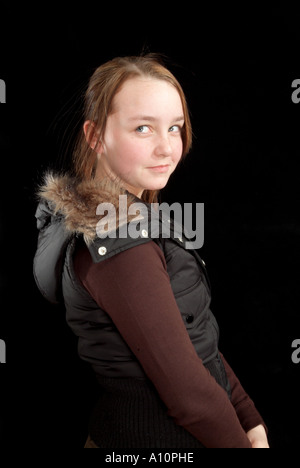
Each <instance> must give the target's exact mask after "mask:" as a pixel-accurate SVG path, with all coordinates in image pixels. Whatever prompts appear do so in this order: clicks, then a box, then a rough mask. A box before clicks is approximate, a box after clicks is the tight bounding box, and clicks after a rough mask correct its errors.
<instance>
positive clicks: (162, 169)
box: [148, 164, 170, 173]
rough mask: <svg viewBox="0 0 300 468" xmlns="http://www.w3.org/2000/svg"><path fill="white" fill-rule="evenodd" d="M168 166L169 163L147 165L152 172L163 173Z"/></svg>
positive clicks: (166, 170)
mask: <svg viewBox="0 0 300 468" xmlns="http://www.w3.org/2000/svg"><path fill="white" fill-rule="evenodd" d="M169 167H170V166H169V164H167V165H162V166H154V167H149V168H148V169H150V170H151V171H153V172H160V173H164V172H168V170H169Z"/></svg>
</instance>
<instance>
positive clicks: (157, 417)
mask: <svg viewBox="0 0 300 468" xmlns="http://www.w3.org/2000/svg"><path fill="white" fill-rule="evenodd" d="M98 380H99V383H100V386H101V396H100V398H99V400H98V402H97V405H96V407H95V408H94V411H93V413H92V416H91V420H90V425H89V434H90V437H91V439H92V440H93V441H94V442H95V444H96V445H98V446H99V447H101V448H204V447H203V445H202V444H201V443H200V442H199V441H198V440H197V439H196V438H195V437H193V436H192V435H191V434H190V433H189V432H188V431H186V430H185V429H184V428H183V427H181V426H178V425H177V424H176V423H175V422H174V420H173V419H172V418H171V417H169V416H168V414H167V408H166V406H165V405H164V404H163V403H162V401H161V399H160V398H159V396H158V394H157V391H156V390H155V388H154V387H153V385H152V384H151V382H149V381H146V380H143V379H114V378H108V377H98Z"/></svg>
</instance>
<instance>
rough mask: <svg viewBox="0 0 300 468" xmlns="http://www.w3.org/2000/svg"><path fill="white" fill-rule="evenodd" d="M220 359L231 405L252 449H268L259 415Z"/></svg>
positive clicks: (228, 367) (265, 428)
mask: <svg viewBox="0 0 300 468" xmlns="http://www.w3.org/2000/svg"><path fill="white" fill-rule="evenodd" d="M220 354H221V353H220ZM221 358H222V361H223V364H224V367H225V370H226V374H227V377H228V380H229V383H230V387H231V403H232V405H233V406H234V408H235V411H236V413H237V415H238V418H239V420H240V423H241V425H242V427H243V428H244V430H245V432H246V433H247V437H248V439H249V440H250V442H251V445H252V448H269V444H268V438H267V433H268V430H267V427H266V425H265V423H264V421H263V419H262V417H261V415H260V414H259V412H258V411H257V409H256V408H255V405H254V403H253V401H252V400H251V398H250V397H249V395H248V394H247V393H246V392H245V390H244V389H243V387H242V385H241V383H240V381H239V379H238V378H237V376H236V375H235V373H234V372H233V370H232V368H231V367H230V365H229V364H228V362H227V361H226V359H225V358H224V356H223V355H222V354H221Z"/></svg>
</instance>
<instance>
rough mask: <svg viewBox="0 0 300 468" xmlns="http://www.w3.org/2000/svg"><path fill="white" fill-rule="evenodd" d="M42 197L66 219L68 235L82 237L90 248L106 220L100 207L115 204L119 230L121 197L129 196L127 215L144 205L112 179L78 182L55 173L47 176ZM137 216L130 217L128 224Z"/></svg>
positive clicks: (65, 224)
mask: <svg viewBox="0 0 300 468" xmlns="http://www.w3.org/2000/svg"><path fill="white" fill-rule="evenodd" d="M38 194H39V197H40V199H41V200H42V201H44V202H46V204H47V205H48V207H50V209H51V210H52V211H53V215H62V216H63V218H64V226H65V229H66V231H67V232H68V233H70V234H74V233H75V234H82V235H83V237H84V240H85V242H86V243H87V244H90V243H91V242H92V241H93V240H94V239H95V238H96V237H97V225H98V223H99V221H100V220H101V217H104V213H103V212H102V213H101V212H99V210H98V207H99V205H101V204H102V206H103V208H105V206H107V204H111V205H112V206H113V207H114V209H115V213H116V223H117V225H116V227H119V220H120V218H121V217H120V213H119V200H120V198H119V197H120V195H126V207H127V210H126V215H127V213H128V209H129V207H130V206H131V205H132V204H133V203H135V202H141V200H139V199H138V198H137V197H135V196H134V195H133V194H131V193H129V192H128V191H126V190H125V189H124V188H122V187H121V185H120V184H119V183H117V182H113V181H112V180H110V179H109V178H106V179H104V180H102V181H101V182H99V181H96V180H94V179H92V180H85V181H81V182H78V181H77V180H76V179H74V178H72V177H70V176H69V175H63V176H59V175H54V174H52V173H47V174H46V175H45V177H44V183H43V184H42V186H41V188H40V190H39V193H38ZM123 198H125V197H123ZM135 216H136V215H135ZM135 216H133V215H132V216H128V221H130V220H131V219H133V218H134V217H135ZM126 220H127V216H126ZM124 222H125V219H124Z"/></svg>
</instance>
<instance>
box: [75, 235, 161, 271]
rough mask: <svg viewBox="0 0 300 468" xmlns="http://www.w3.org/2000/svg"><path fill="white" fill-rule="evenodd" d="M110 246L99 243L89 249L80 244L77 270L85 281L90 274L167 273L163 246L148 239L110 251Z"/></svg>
mask: <svg viewBox="0 0 300 468" xmlns="http://www.w3.org/2000/svg"><path fill="white" fill-rule="evenodd" d="M109 247H110V243H109V242H107V240H106V242H97V243H96V244H95V243H93V244H92V245H89V246H86V245H85V244H84V242H79V243H78V245H77V248H76V250H75V253H74V267H75V271H76V273H77V275H78V276H79V278H80V279H81V280H82V279H83V278H85V277H86V276H90V275H94V274H95V275H97V276H99V275H101V274H102V275H108V274H110V272H113V273H114V274H118V275H120V274H130V275H131V274H132V270H133V269H134V271H135V274H137V272H140V273H141V272H142V270H144V271H146V270H147V271H148V272H149V271H150V270H152V271H154V270H156V271H158V269H161V270H165V271H166V269H167V268H166V260H165V256H164V252H163V251H162V249H161V248H160V247H159V245H158V244H157V243H156V242H155V241H153V240H151V239H148V241H147V242H136V243H133V244H131V245H130V246H128V245H127V246H126V248H125V246H124V245H122V244H121V245H120V246H119V248H117V249H116V248H114V249H113V248H111V250H110V249H109Z"/></svg>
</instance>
